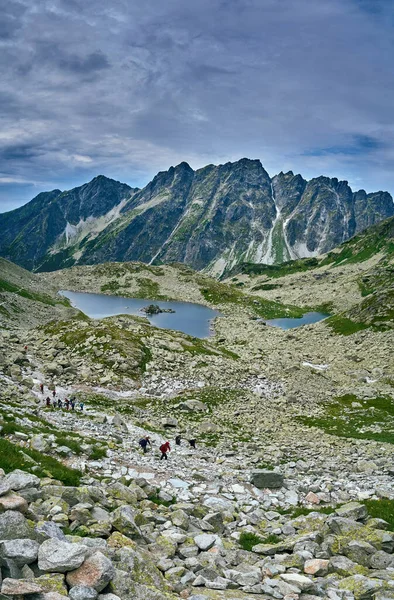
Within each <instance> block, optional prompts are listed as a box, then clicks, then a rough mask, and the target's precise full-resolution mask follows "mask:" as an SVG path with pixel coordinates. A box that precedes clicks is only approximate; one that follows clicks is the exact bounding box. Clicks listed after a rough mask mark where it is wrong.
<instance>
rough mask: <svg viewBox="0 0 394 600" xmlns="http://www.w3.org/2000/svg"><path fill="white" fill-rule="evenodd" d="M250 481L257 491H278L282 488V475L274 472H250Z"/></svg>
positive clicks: (260, 470) (261, 470)
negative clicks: (265, 489) (267, 489)
mask: <svg viewBox="0 0 394 600" xmlns="http://www.w3.org/2000/svg"><path fill="white" fill-rule="evenodd" d="M251 481H252V483H253V485H255V486H256V487H257V488H259V489H264V488H269V489H278V488H281V487H282V486H283V475H281V474H280V473H275V471H265V470H263V469H259V470H256V471H252V473H251Z"/></svg>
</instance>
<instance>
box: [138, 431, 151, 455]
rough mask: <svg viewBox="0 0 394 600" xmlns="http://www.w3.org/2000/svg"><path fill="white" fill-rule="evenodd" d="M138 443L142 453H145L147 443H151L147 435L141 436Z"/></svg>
mask: <svg viewBox="0 0 394 600" xmlns="http://www.w3.org/2000/svg"><path fill="white" fill-rule="evenodd" d="M138 443H139V445H140V446H141V448H142V450H143V453H144V454H146V453H147V450H148V444H149V446H150V445H151V443H150V437H149V435H146V436H145V437H143V438H141V439H140V441H139V442H138Z"/></svg>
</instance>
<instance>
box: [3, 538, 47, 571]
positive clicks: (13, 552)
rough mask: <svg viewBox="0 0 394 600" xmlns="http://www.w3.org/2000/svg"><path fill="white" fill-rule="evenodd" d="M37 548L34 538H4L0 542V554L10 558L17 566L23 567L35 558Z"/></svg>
mask: <svg viewBox="0 0 394 600" xmlns="http://www.w3.org/2000/svg"><path fill="white" fill-rule="evenodd" d="M38 548H39V544H38V542H36V541H34V540H29V539H19V540H18V539H15V540H6V541H4V542H1V543H0V555H1V556H2V557H3V558H11V559H12V560H13V561H14V562H15V564H16V565H17V566H18V567H23V565H30V564H31V563H33V562H34V561H36V560H37V556H38Z"/></svg>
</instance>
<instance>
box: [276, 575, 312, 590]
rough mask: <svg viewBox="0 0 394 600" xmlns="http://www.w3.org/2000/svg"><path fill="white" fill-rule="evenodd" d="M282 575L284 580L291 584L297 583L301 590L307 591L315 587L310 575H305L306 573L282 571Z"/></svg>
mask: <svg viewBox="0 0 394 600" xmlns="http://www.w3.org/2000/svg"><path fill="white" fill-rule="evenodd" d="M280 577H281V579H283V581H285V582H286V583H288V584H289V585H295V586H296V587H297V588H299V589H300V590H301V591H306V590H309V589H310V588H311V587H313V581H312V580H311V579H309V577H305V575H299V574H298V573H282V574H281V575H280Z"/></svg>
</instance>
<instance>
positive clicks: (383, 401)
mask: <svg viewBox="0 0 394 600" xmlns="http://www.w3.org/2000/svg"><path fill="white" fill-rule="evenodd" d="M298 420H299V421H300V422H301V423H303V424H304V425H308V426H310V427H318V428H319V429H322V430H323V431H325V432H326V433H329V434H331V435H337V436H339V437H345V438H355V439H361V440H376V441H378V442H386V443H388V444H394V400H393V399H392V398H389V397H384V398H368V399H366V400H363V399H359V398H357V396H354V395H353V394H346V395H345V396H340V397H338V398H336V399H335V400H334V401H332V402H330V403H326V404H324V406H323V408H322V410H321V414H319V415H318V416H312V417H309V416H303V415H302V416H299V417H298Z"/></svg>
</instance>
